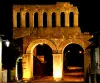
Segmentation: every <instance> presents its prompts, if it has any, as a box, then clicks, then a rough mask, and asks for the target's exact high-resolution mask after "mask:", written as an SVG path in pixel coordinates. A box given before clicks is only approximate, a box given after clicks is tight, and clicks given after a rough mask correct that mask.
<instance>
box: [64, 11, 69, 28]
mask: <svg viewBox="0 0 100 83" xmlns="http://www.w3.org/2000/svg"><path fill="white" fill-rule="evenodd" d="M69 20H70V19H69V12H66V13H65V26H66V27H69Z"/></svg>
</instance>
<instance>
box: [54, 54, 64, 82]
mask: <svg viewBox="0 0 100 83" xmlns="http://www.w3.org/2000/svg"><path fill="white" fill-rule="evenodd" d="M58 64H59V65H58ZM62 77H63V56H62V54H53V78H54V80H61V79H62Z"/></svg>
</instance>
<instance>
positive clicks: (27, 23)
mask: <svg viewBox="0 0 100 83" xmlns="http://www.w3.org/2000/svg"><path fill="white" fill-rule="evenodd" d="M25 19H26V27H27V28H28V27H29V13H28V12H27V13H26V16H25Z"/></svg>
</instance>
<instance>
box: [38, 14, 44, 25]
mask: <svg viewBox="0 0 100 83" xmlns="http://www.w3.org/2000/svg"><path fill="white" fill-rule="evenodd" d="M38 27H43V13H42V12H39V13H38Z"/></svg>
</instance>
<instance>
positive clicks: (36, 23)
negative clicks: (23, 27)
mask: <svg viewBox="0 0 100 83" xmlns="http://www.w3.org/2000/svg"><path fill="white" fill-rule="evenodd" d="M34 27H35V28H36V27H38V13H37V12H35V13H34Z"/></svg>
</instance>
